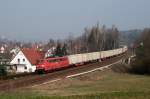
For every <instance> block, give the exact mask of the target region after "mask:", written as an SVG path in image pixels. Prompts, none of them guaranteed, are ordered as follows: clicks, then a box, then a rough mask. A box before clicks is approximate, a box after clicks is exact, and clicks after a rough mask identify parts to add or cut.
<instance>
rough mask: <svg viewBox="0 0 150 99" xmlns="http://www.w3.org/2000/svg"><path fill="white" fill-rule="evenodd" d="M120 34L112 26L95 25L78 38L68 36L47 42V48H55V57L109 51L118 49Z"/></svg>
mask: <svg viewBox="0 0 150 99" xmlns="http://www.w3.org/2000/svg"><path fill="white" fill-rule="evenodd" d="M119 42H120V33H119V31H118V29H117V28H116V27H115V26H114V25H113V26H112V28H106V26H105V25H103V26H102V27H100V26H99V24H96V25H94V26H92V27H90V28H85V29H84V32H83V34H82V35H81V36H79V37H73V36H72V35H70V36H69V37H68V38H67V39H65V40H57V41H55V40H52V39H50V40H49V42H48V44H47V45H48V46H49V47H52V46H56V50H55V54H56V56H63V55H70V54H79V53H87V52H96V51H104V50H111V49H115V48H118V47H119Z"/></svg>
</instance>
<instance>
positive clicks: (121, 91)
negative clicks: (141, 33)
mask: <svg viewBox="0 0 150 99" xmlns="http://www.w3.org/2000/svg"><path fill="white" fill-rule="evenodd" d="M16 92H17V93H18V92H19V93H21V95H22V94H24V93H30V94H31V93H32V94H34V95H35V96H48V97H49V96H50V97H52V96H54V97H55V98H56V99H66V98H67V99H70V98H71V99H87V98H88V97H93V98H94V99H99V98H96V97H102V98H104V99H110V97H112V98H111V99H113V98H114V99H120V98H121V99H127V98H130V99H149V98H150V77H149V76H144V75H132V74H127V73H116V72H113V71H112V70H105V71H96V72H93V73H90V74H86V75H82V76H79V77H74V78H69V79H63V80H61V81H58V82H55V83H49V84H46V85H42V86H38V87H32V88H24V89H20V90H17V91H16ZM27 95H28V94H27ZM50 97H49V98H39V99H53V98H54V97H53V98H50ZM75 97H76V98H75ZM82 97H83V98H82ZM119 97H120V98H119ZM55 98H54V99H55ZM12 99H13V98H12ZM31 99H32V98H31ZM33 99H34V98H33ZM89 99H91V98H89Z"/></svg>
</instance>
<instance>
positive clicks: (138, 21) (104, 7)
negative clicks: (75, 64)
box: [0, 0, 150, 41]
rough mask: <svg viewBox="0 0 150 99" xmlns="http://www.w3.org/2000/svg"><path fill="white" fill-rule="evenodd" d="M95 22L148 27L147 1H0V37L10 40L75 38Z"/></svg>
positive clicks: (122, 27)
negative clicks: (71, 36) (69, 36)
mask: <svg viewBox="0 0 150 99" xmlns="http://www.w3.org/2000/svg"><path fill="white" fill-rule="evenodd" d="M97 21H99V23H100V24H105V25H106V26H107V27H111V26H112V25H113V24H115V25H116V26H117V27H118V28H119V30H128V29H135V28H138V29H142V28H144V27H150V0H0V35H1V36H6V37H8V38H10V39H17V40H32V41H34V40H48V39H49V38H56V39H57V38H65V37H67V36H68V35H69V34H72V35H74V36H77V35H80V34H81V33H82V32H83V30H84V28H85V27H87V26H88V27H90V26H92V25H95V24H96V23H97Z"/></svg>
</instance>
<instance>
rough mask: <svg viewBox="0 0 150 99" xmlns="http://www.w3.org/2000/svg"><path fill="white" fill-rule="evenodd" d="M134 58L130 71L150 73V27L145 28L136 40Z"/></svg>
mask: <svg viewBox="0 0 150 99" xmlns="http://www.w3.org/2000/svg"><path fill="white" fill-rule="evenodd" d="M135 44H136V59H135V61H134V62H133V63H132V72H134V73H138V74H150V28H146V29H144V30H143V32H142V33H141V35H140V37H139V38H138V39H137V40H136V42H135Z"/></svg>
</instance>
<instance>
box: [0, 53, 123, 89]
mask: <svg viewBox="0 0 150 99" xmlns="http://www.w3.org/2000/svg"><path fill="white" fill-rule="evenodd" d="M125 55H126V54H124V55H120V56H117V57H114V58H111V59H107V60H105V61H102V62H96V63H90V64H86V65H82V66H79V67H72V68H67V69H64V70H60V71H55V72H51V73H48V74H42V75H28V76H24V77H19V78H16V79H8V80H4V81H1V82H0V91H10V90H14V89H17V88H21V87H27V86H34V85H38V84H41V83H44V82H47V81H49V80H55V79H59V78H66V77H67V76H69V75H73V74H77V73H81V72H85V71H89V70H92V69H94V68H98V67H102V66H105V65H109V64H112V63H114V62H116V61H118V60H120V59H121V58H124V57H125Z"/></svg>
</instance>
